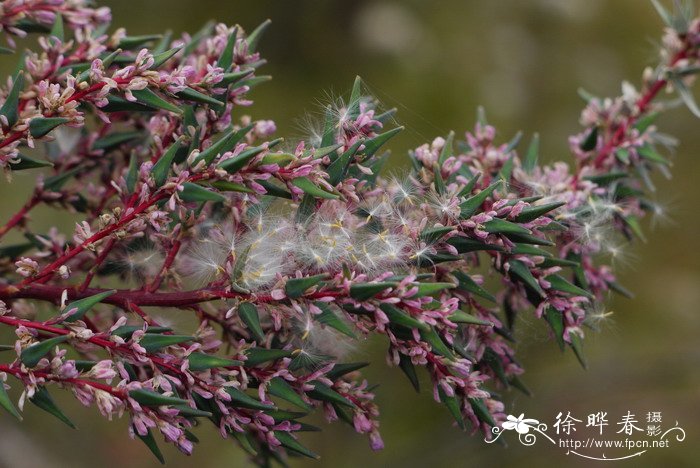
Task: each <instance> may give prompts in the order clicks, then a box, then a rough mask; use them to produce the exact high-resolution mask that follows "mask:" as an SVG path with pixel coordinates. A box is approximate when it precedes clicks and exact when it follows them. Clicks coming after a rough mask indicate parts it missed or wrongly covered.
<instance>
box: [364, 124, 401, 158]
mask: <svg viewBox="0 0 700 468" xmlns="http://www.w3.org/2000/svg"><path fill="white" fill-rule="evenodd" d="M403 129H404V127H396V128H392V129H391V130H389V131H388V132H384V133H382V134H380V135H377V136H376V137H374V138H372V139H370V140H367V141H366V142H365V148H364V150H362V153H363V154H364V155H365V158H370V157H372V156H374V154H375V153H376V152H377V151H378V150H379V148H381V147H382V145H384V143H386V142H387V141H389V140H390V139H391V138H393V137H394V136H396V135H397V134H398V133H399V132H400V131H402V130H403Z"/></svg>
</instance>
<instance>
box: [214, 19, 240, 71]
mask: <svg viewBox="0 0 700 468" xmlns="http://www.w3.org/2000/svg"><path fill="white" fill-rule="evenodd" d="M236 39H238V27H234V28H233V31H231V34H229V35H228V40H227V41H226V46H224V49H223V50H222V51H221V55H220V56H219V60H217V63H216V64H217V65H218V66H219V67H221V68H222V69H223V70H224V71H228V70H229V69H230V68H231V64H233V49H234V47H235V46H236Z"/></svg>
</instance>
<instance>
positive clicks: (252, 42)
mask: <svg viewBox="0 0 700 468" xmlns="http://www.w3.org/2000/svg"><path fill="white" fill-rule="evenodd" d="M271 23H272V21H270V20H269V19H266V20H265V21H263V22H262V23H261V24H260V26H258V27H257V28H255V29H254V30H253V32H251V33H250V34H248V37H247V38H246V42H247V43H248V53H249V54H252V53H254V52H255V51H256V50H257V48H258V43H259V42H260V38H261V37H262V35H263V34H264V33H265V31H266V30H267V28H268V27H269V26H270V24H271Z"/></svg>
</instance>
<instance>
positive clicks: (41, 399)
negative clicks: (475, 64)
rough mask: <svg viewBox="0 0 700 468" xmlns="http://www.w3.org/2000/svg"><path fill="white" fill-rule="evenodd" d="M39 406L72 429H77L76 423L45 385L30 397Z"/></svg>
mask: <svg viewBox="0 0 700 468" xmlns="http://www.w3.org/2000/svg"><path fill="white" fill-rule="evenodd" d="M29 401H31V402H32V403H34V404H35V405H36V406H37V407H38V408H40V409H42V410H44V411H46V412H47V413H49V414H51V415H53V416H55V417H56V418H57V419H58V420H59V421H61V422H63V423H64V424H66V425H67V426H68V427H70V428H71V429H75V424H73V422H72V421H71V420H70V419H68V417H67V416H66V415H65V414H64V413H63V411H61V409H60V408H59V407H58V406H56V403H54V401H53V398H52V397H51V394H50V393H49V391H48V390H47V389H46V387H44V386H39V387H37V388H36V391H35V392H34V396H33V397H31V398H30V399H29Z"/></svg>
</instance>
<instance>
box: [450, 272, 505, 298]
mask: <svg viewBox="0 0 700 468" xmlns="http://www.w3.org/2000/svg"><path fill="white" fill-rule="evenodd" d="M452 275H453V276H454V277H455V278H456V279H457V281H459V287H460V289H464V290H465V291H467V292H470V293H472V294H475V295H477V296H480V297H483V298H484V299H487V300H489V301H491V302H496V298H495V297H494V296H493V295H492V294H491V293H489V292H488V291H486V290H485V289H484V288H482V287H481V286H479V285H478V284H477V283H476V282H475V281H474V280H473V279H471V277H470V276H469V275H468V274H466V273H464V272H461V271H454V272H453V273H452Z"/></svg>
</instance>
